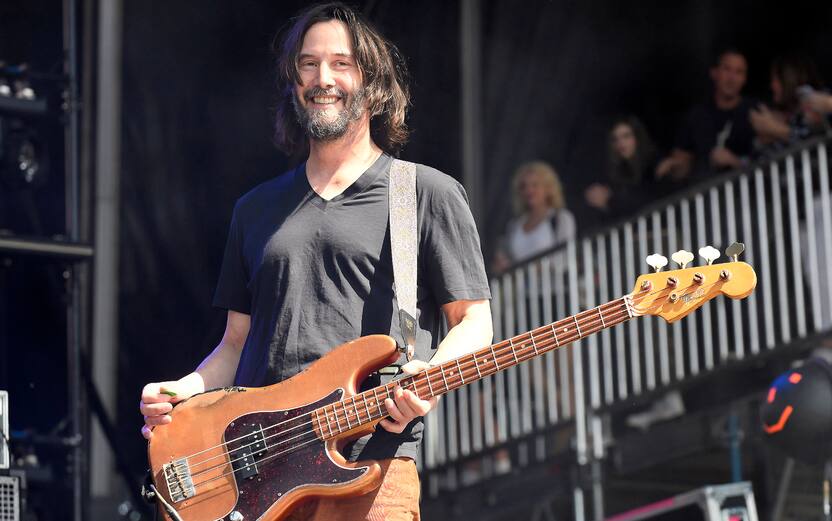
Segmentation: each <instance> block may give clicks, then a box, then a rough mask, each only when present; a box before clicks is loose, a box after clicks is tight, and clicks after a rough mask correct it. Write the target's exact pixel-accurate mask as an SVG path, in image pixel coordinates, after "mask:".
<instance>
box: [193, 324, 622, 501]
mask: <svg viewBox="0 0 832 521" xmlns="http://www.w3.org/2000/svg"><path fill="white" fill-rule="evenodd" d="M594 309H595V308H592V310H594ZM582 313H583V312H582ZM624 314H626V311H624V312H623V313H622V314H621V315H620V316H623V315H624ZM619 323H620V322H619ZM544 327H545V326H544ZM603 329H606V328H605V327H603V326H602V327H600V328H597V329H594V330H591V331H590V332H589V333H587V334H595V333H597V332H599V331H602V330H603ZM582 336H587V335H586V334H585V335H582ZM582 336H575V337H570V338H569V339H568V341H567V343H565V344H561V345H562V346H566V345H568V344H571V343H572V342H574V341H575V340H578V339H580V338H582ZM553 338H554V336H553ZM551 345H553V344H551V343H549V344H548V345H547V346H546V347H550V346H551ZM529 347H530V346H526V347H524V349H528V348H529ZM558 347H560V346H558ZM535 356H536V355H534V354H532V356H529V357H524V358H523V359H522V360H521V361H526V360H529V359H531V358H534V357H535ZM492 374H493V373H492ZM309 434H311V435H312V437H311V438H308V439H306V440H304V441H303V442H301V443H298V444H295V445H292V446H290V447H287V448H286V449H285V450H282V451H280V452H278V453H275V454H272V455H269V456H267V457H265V458H262V459H260V460H259V461H257V462H256V463H263V462H265V461H268V460H270V459H273V458H276V457H278V456H282V455H284V454H287V453H289V452H293V451H296V450H300V449H302V448H304V447H306V446H308V445H310V444H311V443H315V442H318V441H322V440H321V439H320V438H318V436H317V435H316V434H315V433H314V431H306V432H305V433H303V434H301V435H298V436H295V437H294V438H297V437H300V436H303V435H309ZM294 438H293V439H294ZM285 441H289V440H285ZM285 441H284V443H285ZM280 443H281V442H277V443H275V444H274V445H272V448H273V447H276V446H277V445H279V444H280ZM267 450H268V449H267ZM227 464H228V463H224V464H222V465H218V466H216V467H213V468H212V469H210V470H213V469H214V468H219V467H224V466H226V465H227ZM242 470H244V469H236V470H231V471H228V472H225V473H223V474H220V475H218V476H214V477H212V478H209V479H206V480H204V481H201V482H199V483H194V485H193V486H194V488H197V487H200V486H203V485H205V484H207V483H209V482H211V481H215V480H217V479H222V478H224V477H225V476H228V475H231V474H236V473H237V472H241V471H242ZM207 471H208V470H204V471H200V472H199V473H198V474H202V473H204V472H207Z"/></svg>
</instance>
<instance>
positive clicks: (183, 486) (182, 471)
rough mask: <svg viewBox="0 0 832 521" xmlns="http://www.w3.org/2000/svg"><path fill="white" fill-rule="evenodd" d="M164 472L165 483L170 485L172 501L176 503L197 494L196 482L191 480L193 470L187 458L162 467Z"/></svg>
mask: <svg viewBox="0 0 832 521" xmlns="http://www.w3.org/2000/svg"><path fill="white" fill-rule="evenodd" d="M162 472H163V473H164V475H165V483H167V484H168V493H169V494H170V499H171V500H172V501H173V502H174V503H178V502H179V501H183V500H185V499H188V498H190V497H193V496H194V495H195V494H196V489H195V488H194V481H193V479H192V478H191V468H190V467H189V466H188V462H187V460H186V459H185V458H180V459H178V460H175V461H173V462H171V463H166V464H164V465H162Z"/></svg>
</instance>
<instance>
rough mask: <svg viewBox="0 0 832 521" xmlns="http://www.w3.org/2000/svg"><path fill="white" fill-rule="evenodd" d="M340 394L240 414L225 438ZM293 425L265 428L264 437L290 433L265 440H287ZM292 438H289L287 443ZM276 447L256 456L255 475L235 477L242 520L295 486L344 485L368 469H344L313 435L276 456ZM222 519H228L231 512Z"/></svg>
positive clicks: (302, 411)
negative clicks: (298, 405)
mask: <svg viewBox="0 0 832 521" xmlns="http://www.w3.org/2000/svg"><path fill="white" fill-rule="evenodd" d="M342 395H343V391H342V390H341V389H336V390H335V391H333V392H332V393H331V394H329V395H328V396H326V397H325V398H322V399H321V400H318V401H317V402H314V403H311V404H308V405H305V406H303V407H298V408H296V409H288V410H280V411H271V412H257V413H251V414H246V415H243V416H240V417H239V418H237V419H235V420H234V421H233V422H232V423H231V424H229V426H228V427H227V428H226V430H225V438H224V439H225V440H235V439H237V438H240V437H241V436H244V435H246V434H249V433H250V432H251V431H252V428H253V427H252V426H254V428H257V426H263V428H267V427H269V426H273V425H278V424H281V423H282V422H287V420H291V419H292V418H295V417H297V416H300V415H303V414H306V413H308V412H310V411H312V410H314V409H317V408H318V407H322V406H324V405H326V404H329V403H332V402H334V401H337V400H340V399H341V397H342ZM294 424H295V422H289V424H288V425H287V427H286V428H284V427H282V426H278V427H275V428H271V429H267V430H266V431H265V433H266V436H267V437H268V436H272V435H274V434H277V433H278V432H282V431H281V429H288V430H289V431H291V432H284V433H283V434H282V435H278V436H276V437H274V438H267V440H266V441H267V442H273V441H274V440H276V439H284V440H289V439H290V438H292V437H294V436H297V435H298V433H299V432H300V431H301V429H296V430H291V429H292V427H293V426H294ZM303 430H304V431H306V432H308V431H311V430H312V426H311V425H309V426H308V430H306V429H303ZM304 440H306V438H304ZM293 441H294V440H290V441H288V442H287V443H292V442H293ZM298 441H300V440H298ZM237 446H239V445H235V444H233V443H232V444H231V448H232V449H233V448H234V447H237ZM285 447H286V446H285V445H282V446H281V447H280V448H279V449H278V450H279V451H282V450H284V449H285ZM278 450H275V449H270V450H269V451H267V452H266V453H265V454H264V455H263V456H261V457H260V458H259V460H258V461H257V471H258V472H257V474H255V475H254V476H252V477H250V478H242V479H241V478H239V476H237V479H236V483H237V490H238V496H237V504H236V506H235V507H234V509H233V510H232V512H234V511H237V512H239V513H240V514H242V516H243V519H244V520H248V519H257V518H258V517H260V516H261V515H262V514H263V512H265V511H266V510H268V509H269V508H270V507H271V506H272V505H274V504H275V503H276V502H277V501H280V499H281V498H283V497H284V496H285V495H286V494H287V493H288V492H290V491H291V490H293V489H295V488H297V487H303V486H305V485H306V486H308V485H315V486H321V485H343V484H344V483H348V482H350V481H353V480H355V479H357V478H359V477H361V476H363V475H364V474H365V473H366V472H367V467H359V468H357V469H345V468H342V467H339V466H337V465H336V464H335V463H334V462H333V461H332V460H331V459H330V458H329V456H328V455H327V453H326V449H325V447H324V442H323V441H322V440H320V439H319V438H315V439H314V441H311V442H310V443H308V444H306V445H303V446H302V447H300V448H297V449H296V450H292V451H290V452H288V453H286V454H281V455H276V456H275V454H276V452H277V451H278ZM223 519H224V520H230V513H229V514H228V515H226V516H225V517H224V518H223Z"/></svg>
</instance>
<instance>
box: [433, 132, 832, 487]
mask: <svg viewBox="0 0 832 521" xmlns="http://www.w3.org/2000/svg"><path fill="white" fill-rule="evenodd" d="M830 142H832V140H830V139H828V138H824V139H816V140H813V141H808V142H805V143H802V144H800V145H798V146H795V147H794V148H792V149H789V150H787V151H785V152H782V153H780V154H778V155H777V156H776V157H772V158H770V159H768V160H765V161H760V162H758V163H757V164H756V165H754V166H752V167H750V168H748V169H746V170H744V171H739V172H734V173H732V174H728V175H726V176H723V177H719V178H717V179H714V180H713V181H711V182H708V183H706V184H703V185H699V186H697V187H694V188H693V189H691V190H688V191H687V192H685V193H683V194H679V195H677V196H675V197H673V198H672V199H667V200H664V201H661V202H659V203H657V204H655V205H653V206H652V207H650V208H648V209H646V210H645V211H644V212H642V213H640V214H639V215H637V216H636V217H634V218H632V219H630V220H627V221H624V222H622V223H620V224H617V225H615V226H613V227H610V228H608V229H606V230H603V231H601V232H599V233H595V234H591V235H585V236H583V237H579V238H577V239H575V240H572V241H570V242H568V243H567V244H565V245H563V246H562V247H560V248H558V249H556V250H554V251H551V252H548V253H546V254H544V255H542V256H540V257H537V258H536V259H533V260H532V261H530V262H527V263H524V264H522V265H519V266H516V267H515V268H514V269H512V270H510V271H509V272H507V273H506V274H504V275H502V276H500V277H498V278H495V279H492V280H491V289H492V293H493V300H492V309H493V317H494V333H495V338H494V340H495V341H499V340H502V339H505V338H508V337H510V336H513V335H516V334H519V333H522V332H524V331H526V330H529V329H532V328H534V327H538V326H540V325H544V324H547V323H550V322H553V321H555V320H557V319H560V318H563V317H565V316H567V315H570V314H573V313H577V312H578V311H580V310H583V309H588V308H591V307H594V306H597V305H599V304H603V303H605V302H607V301H609V300H612V299H614V298H617V297H619V296H622V295H624V294H625V293H628V292H630V291H631V290H632V285H633V284H634V283H635V280H636V278H637V277H638V275H639V274H641V273H642V272H645V271H647V269H648V266H647V265H646V264H645V262H644V259H645V257H647V255H649V254H651V253H654V252H659V253H662V254H664V255H666V256H667V257H670V254H671V253H673V252H674V251H676V250H678V249H682V248H684V249H686V250H689V251H693V252H696V251H697V250H698V248H700V247H702V246H705V245H713V246H715V247H717V248H718V249H720V250H724V249H725V247H726V246H727V245H729V244H730V243H732V242H734V241H740V242H743V243H744V244H745V253H744V255H743V258H742V259H741V260H745V261H746V262H748V263H750V264H751V265H752V266H753V267H754V268H755V270H756V272H757V276H758V285H757V289H756V291H755V292H754V293H752V294H751V295H750V296H749V297H748V298H747V299H745V300H742V301H734V300H730V299H726V298H718V299H716V300H714V301H713V302H710V303H708V304H706V305H705V306H703V307H702V308H701V309H700V310H698V311H696V312H695V313H693V314H692V315H690V316H688V317H686V318H685V319H683V320H681V321H679V322H676V323H674V324H667V323H665V322H664V321H663V320H661V319H659V318H656V317H643V318H640V319H638V320H634V321H630V322H629V323H626V324H622V325H619V326H616V327H615V328H612V329H611V330H604V331H603V332H601V333H600V334H597V335H593V336H591V337H588V338H586V339H584V340H581V341H579V342H575V343H574V344H573V345H571V346H570V347H566V348H562V349H558V350H556V351H554V352H549V353H546V354H545V355H543V356H541V357H538V358H536V359H534V360H532V361H530V362H528V363H525V364H522V365H520V366H516V367H512V368H510V369H508V370H506V371H504V372H502V373H498V374H495V375H492V376H490V377H488V378H485V379H483V380H482V381H480V382H475V383H474V384H472V385H470V386H468V387H464V388H461V389H459V390H457V391H454V392H452V393H451V394H449V395H448V396H446V397H445V399H443V400H442V401H441V402H440V406H439V407H438V410H437V411H435V413H434V414H431V415H429V416H428V418H427V419H426V424H427V426H426V433H425V443H424V446H423V451H422V461H421V462H420V463H421V466H422V467H423V469H424V470H425V471H426V472H427V474H428V475H431V473H434V474H438V473H441V472H443V471H446V470H447V469H449V468H451V467H453V466H454V465H455V464H456V463H458V462H460V461H461V460H469V459H472V458H473V459H475V458H476V457H477V456H478V455H483V454H489V453H493V451H494V450H495V449H497V448H499V447H500V446H502V445H505V444H506V443H508V442H511V441H513V440H518V439H526V440H528V439H529V437H530V436H532V437H533V436H535V435H536V434H539V433H541V432H543V431H545V430H546V429H549V428H552V427H554V426H557V425H559V424H563V423H567V422H572V423H573V424H574V429H575V448H576V452H577V457H578V462H579V463H586V462H587V461H589V460H592V459H599V458H603V456H604V447H603V435H602V434H603V433H602V432H601V429H602V425H601V419H600V416H599V415H598V414H596V413H597V412H598V411H599V410H601V409H603V408H605V407H609V406H613V405H615V404H617V403H619V402H621V401H624V400H631V399H633V398H635V397H639V396H641V395H644V394H646V393H651V392H656V391H659V390H661V389H662V388H665V387H669V386H672V385H675V384H678V383H681V382H684V381H685V380H686V379H689V378H692V377H695V376H697V375H701V374H703V373H706V372H711V371H715V370H718V369H719V368H721V367H722V366H725V365H727V364H731V363H734V362H736V361H739V360H742V359H746V358H748V357H754V356H758V355H760V354H763V353H765V352H767V351H771V350H774V349H781V348H784V347H785V346H788V345H789V344H791V343H792V342H793V341H795V340H799V339H801V338H805V337H807V336H810V335H814V334H817V333H820V332H823V331H828V330H830V328H832V305H830V303H832V276H830V273H829V271H830V263H832V207H830V184H829V165H828V154H827V151H828V149H829V145H830ZM724 260H725V257H723V258H722V259H720V261H724ZM720 261H717V262H720ZM696 263H697V264H699V263H700V262H699V261H697V262H696ZM513 463H514V462H513ZM450 486H451V487H453V484H451V485H450ZM434 491H435V490H434Z"/></svg>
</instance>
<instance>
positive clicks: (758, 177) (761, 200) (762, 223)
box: [754, 168, 774, 349]
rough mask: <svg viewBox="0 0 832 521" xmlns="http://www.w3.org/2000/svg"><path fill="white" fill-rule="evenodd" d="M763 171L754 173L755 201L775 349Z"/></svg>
mask: <svg viewBox="0 0 832 521" xmlns="http://www.w3.org/2000/svg"><path fill="white" fill-rule="evenodd" d="M765 187H766V185H765V178H764V177H763V170H762V169H761V168H758V169H756V170H755V171H754V200H755V202H756V203H757V230H758V234H757V235H758V237H757V238H758V240H759V241H760V268H761V269H760V272H761V275H762V276H761V279H762V280H760V289H762V290H763V291H762V293H763V324H764V325H765V328H766V347H767V348H768V349H771V348H773V347H774V310H773V309H772V304H773V302H772V295H771V262H770V261H769V259H770V258H771V251H770V250H769V247H768V210H769V209H768V207H767V205H766V195H765Z"/></svg>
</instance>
